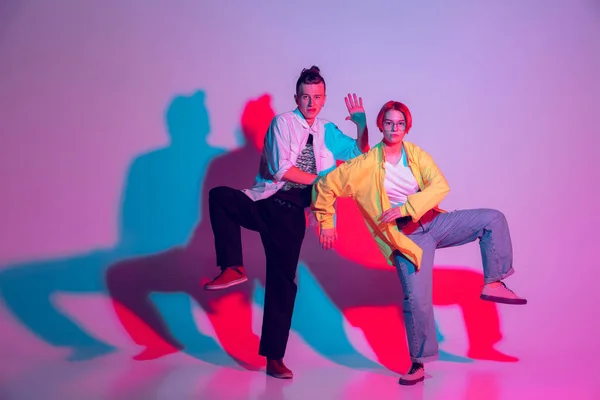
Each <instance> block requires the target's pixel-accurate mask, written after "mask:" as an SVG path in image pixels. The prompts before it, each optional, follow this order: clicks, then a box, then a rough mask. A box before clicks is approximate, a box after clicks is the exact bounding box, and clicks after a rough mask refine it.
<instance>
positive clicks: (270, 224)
mask: <svg viewBox="0 0 600 400" xmlns="http://www.w3.org/2000/svg"><path fill="white" fill-rule="evenodd" d="M209 212H210V223H211V226H212V229H213V233H214V237H215V250H216V254H217V265H219V266H220V267H221V268H222V269H223V268H227V267H232V266H238V265H243V264H244V263H243V257H242V236H241V228H242V227H243V228H246V229H250V230H253V231H256V232H259V233H260V237H261V240H262V243H263V247H264V249H265V256H266V260H267V270H266V283H265V307H264V313H263V324H262V335H261V339H260V350H259V354H260V355H262V356H265V357H267V358H271V359H279V358H283V356H284V354H285V349H286V347H287V341H288V337H289V333H290V327H291V324H292V314H293V312H294V302H295V300H296V292H297V286H296V282H295V278H296V269H297V268H298V259H299V258H300V248H301V247H302V241H303V240H304V235H305V233H306V218H305V216H304V209H303V208H302V207H299V206H296V205H293V204H292V203H290V202H287V201H283V200H281V199H280V198H278V197H276V196H273V197H269V198H267V199H264V200H259V201H256V202H255V201H253V200H251V199H250V198H249V197H248V196H246V195H245V194H244V193H242V192H241V191H240V190H237V189H232V188H230V187H225V186H219V187H215V188H213V189H211V190H210V192H209Z"/></svg>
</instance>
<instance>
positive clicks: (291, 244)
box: [205, 66, 369, 379]
mask: <svg viewBox="0 0 600 400" xmlns="http://www.w3.org/2000/svg"><path fill="white" fill-rule="evenodd" d="M294 98H295V101H296V104H297V106H298V108H297V109H295V110H294V111H289V112H286V113H283V114H280V115H278V116H276V117H275V118H274V119H273V121H272V122H271V125H270V127H269V130H268V132H267V135H266V137H265V145H264V149H263V153H262V158H261V162H260V167H259V172H258V175H257V176H256V181H255V184H254V186H253V187H251V188H250V189H245V190H241V191H240V190H237V189H233V188H230V187H224V186H221V187H216V188H213V189H211V191H210V192H209V212H210V221H211V226H212V229H213V233H214V237H215V250H216V253H217V265H218V266H219V267H220V268H221V273H220V274H219V275H218V276H217V277H216V278H215V279H214V280H212V281H211V282H209V283H208V284H206V286H205V289H207V290H218V289H225V288H228V287H231V286H234V285H237V284H240V283H243V282H246V281H247V280H248V278H247V276H246V273H245V271H244V266H243V265H244V263H243V259H242V243H241V228H242V227H244V228H246V229H250V230H253V231H257V232H259V233H260V235H261V239H262V243H263V246H264V249H265V255H266V261H267V271H266V284H265V306H264V316H263V325H262V335H261V341H260V351H259V353H260V355H262V356H264V357H266V358H267V373H268V374H269V375H271V376H274V377H276V378H282V379H289V378H292V377H293V373H292V371H290V370H289V369H288V368H287V367H286V366H285V364H284V363H283V357H284V354H285V349H286V346H287V341H288V336H289V330H290V326H291V321H292V313H293V309H294V301H295V298H296V291H297V287H296V283H295V277H296V268H297V266H298V258H299V255H300V248H301V246H302V241H303V240H304V234H305V230H306V220H305V214H304V208H306V207H309V206H310V200H311V192H312V184H313V183H314V182H315V180H316V179H317V177H318V176H320V175H324V174H326V173H327V172H330V171H332V170H333V169H334V168H335V166H336V160H344V161H345V160H348V159H350V158H353V157H355V156H357V155H360V154H361V153H364V152H366V151H368V150H369V145H368V143H369V142H368V133H367V127H366V118H365V113H364V108H363V107H362V99H357V97H356V95H354V96H350V95H348V97H347V98H346V106H347V107H348V112H349V113H350V116H349V117H347V118H346V119H347V120H351V121H352V122H354V123H355V124H356V125H357V139H356V140H353V139H351V138H350V137H348V136H346V135H344V134H343V133H342V132H341V131H340V130H339V129H338V128H337V127H336V126H335V125H334V124H333V123H331V122H328V121H326V120H323V119H321V118H319V117H318V115H319V113H320V112H321V109H322V108H323V106H324V105H325V99H326V95H325V80H324V79H323V77H322V76H321V74H320V70H319V68H317V67H316V66H313V67H311V68H310V69H308V70H307V69H304V70H302V73H301V74H300V77H299V78H298V81H297V82H296V94H295V96H294ZM233 167H234V166H232V168H233Z"/></svg>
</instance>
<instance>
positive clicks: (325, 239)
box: [319, 228, 337, 250]
mask: <svg viewBox="0 0 600 400" xmlns="http://www.w3.org/2000/svg"><path fill="white" fill-rule="evenodd" d="M336 240H337V232H336V230H335V228H329V229H321V233H320V235H319V241H320V242H321V246H322V247H323V248H324V249H325V250H331V249H333V246H334V244H335V241H336Z"/></svg>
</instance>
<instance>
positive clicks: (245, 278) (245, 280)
mask: <svg viewBox="0 0 600 400" xmlns="http://www.w3.org/2000/svg"><path fill="white" fill-rule="evenodd" d="M247 281H248V277H246V276H245V277H243V278H240V279H236V280H235V281H231V282H228V283H225V284H222V285H209V284H206V285H204V290H221V289H227V288H230V287H232V286H235V285H239V284H240V283H244V282H247Z"/></svg>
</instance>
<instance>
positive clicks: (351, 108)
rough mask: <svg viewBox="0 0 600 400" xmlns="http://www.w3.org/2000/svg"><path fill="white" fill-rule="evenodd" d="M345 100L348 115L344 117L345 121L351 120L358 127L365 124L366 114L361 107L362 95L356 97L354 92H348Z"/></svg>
mask: <svg viewBox="0 0 600 400" xmlns="http://www.w3.org/2000/svg"><path fill="white" fill-rule="evenodd" d="M344 100H346V107H347V108H348V113H349V114H350V116H348V117H346V121H352V122H354V123H355V124H356V126H358V127H363V128H364V127H365V126H367V115H366V114H365V109H364V107H363V101H362V97H358V98H357V97H356V93H354V94H352V95H351V94H350V93H348V96H347V97H346V98H345V99H344Z"/></svg>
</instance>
